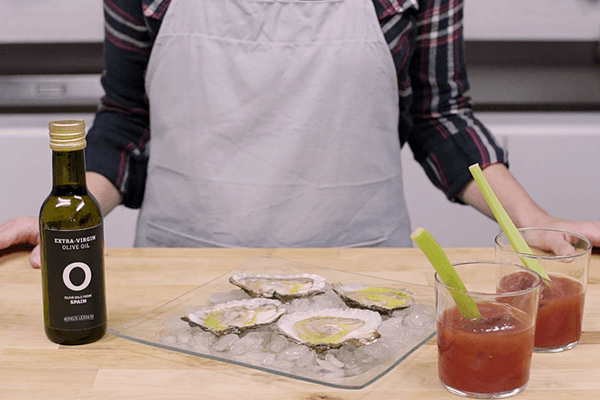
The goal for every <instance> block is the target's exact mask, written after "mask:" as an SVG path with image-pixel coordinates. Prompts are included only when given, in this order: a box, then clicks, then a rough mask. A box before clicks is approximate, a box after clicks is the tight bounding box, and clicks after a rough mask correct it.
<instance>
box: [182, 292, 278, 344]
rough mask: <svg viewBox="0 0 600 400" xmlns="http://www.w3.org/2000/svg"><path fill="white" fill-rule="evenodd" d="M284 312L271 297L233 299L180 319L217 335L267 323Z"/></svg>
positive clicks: (238, 331) (275, 319)
mask: <svg viewBox="0 0 600 400" xmlns="http://www.w3.org/2000/svg"><path fill="white" fill-rule="evenodd" d="M283 314H285V308H284V307H283V304H281V302H280V301H277V300H271V299H248V300H235V301H229V302H227V303H220V304H216V305H212V306H208V307H203V308H201V309H199V310H196V311H193V312H190V313H188V315H186V316H185V317H182V318H181V319H182V320H184V321H186V322H188V323H189V324H190V326H198V327H200V328H202V329H204V330H205V331H209V332H212V333H214V334H215V335H217V336H222V335H226V334H229V333H236V334H237V333H240V332H242V331H244V330H247V329H251V328H255V327H258V326H262V325H268V324H270V323H273V322H275V321H277V320H278V319H279V317H281V316H282V315H283Z"/></svg>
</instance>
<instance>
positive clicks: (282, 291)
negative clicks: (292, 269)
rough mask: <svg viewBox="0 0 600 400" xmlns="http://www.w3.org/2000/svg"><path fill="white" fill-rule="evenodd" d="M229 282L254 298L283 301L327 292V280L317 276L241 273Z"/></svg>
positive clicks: (232, 277) (233, 276)
mask: <svg viewBox="0 0 600 400" xmlns="http://www.w3.org/2000/svg"><path fill="white" fill-rule="evenodd" d="M229 282H231V283H232V284H234V285H236V286H239V287H240V288H242V289H243V290H244V291H246V292H247V293H248V294H249V295H250V296H252V297H266V298H273V299H279V300H281V301H286V300H290V299H292V298H296V297H308V296H312V295H314V294H317V293H323V292H324V291H325V278H324V277H322V276H320V275H316V274H297V275H267V274H256V275H252V274H246V273H243V272H240V273H237V274H234V275H232V276H231V277H230V278H229Z"/></svg>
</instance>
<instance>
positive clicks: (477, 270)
mask: <svg viewBox="0 0 600 400" xmlns="http://www.w3.org/2000/svg"><path fill="white" fill-rule="evenodd" d="M454 267H455V269H456V271H457V273H458V275H459V276H460V277H461V278H462V280H463V282H464V284H465V286H466V288H467V290H466V291H461V290H457V289H454V288H452V287H449V286H447V285H446V284H445V283H443V282H442V280H441V278H440V277H439V275H438V274H437V273H436V275H435V293H436V315H437V346H438V373H439V378H440V381H441V383H442V385H443V386H444V387H446V389H448V390H449V391H450V392H452V393H454V394H458V395H462V396H467V397H474V398H481V399H492V398H504V397H509V396H514V395H516V394H518V393H520V392H521V391H523V390H524V389H525V386H526V385H527V382H528V381H529V371H530V367H531V356H532V353H533V339H534V332H535V326H534V323H535V318H536V313H537V309H538V300H539V290H540V285H541V278H540V276H539V275H538V274H537V273H535V272H533V271H531V270H529V269H527V268H524V267H520V266H517V265H513V264H503V263H498V262H492V261H489V262H487V261H475V262H464V263H458V264H454ZM515 278H516V279H515ZM507 279H508V280H512V281H513V282H512V284H511V282H506V280H507ZM500 282H505V284H504V289H503V290H502V291H500V290H499V285H500ZM457 293H459V295H460V293H462V294H463V295H468V296H470V297H471V298H472V299H473V300H474V301H475V304H476V305H477V308H478V310H479V312H480V314H481V318H475V319H469V318H465V317H464V316H463V315H462V314H461V312H460V311H459V309H458V308H457V306H456V302H455V300H454V296H455V295H456V294H457Z"/></svg>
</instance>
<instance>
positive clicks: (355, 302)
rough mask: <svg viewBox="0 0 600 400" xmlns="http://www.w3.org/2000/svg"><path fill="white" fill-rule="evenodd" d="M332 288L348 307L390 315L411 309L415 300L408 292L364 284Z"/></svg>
mask: <svg viewBox="0 0 600 400" xmlns="http://www.w3.org/2000/svg"><path fill="white" fill-rule="evenodd" d="M331 288H332V289H333V291H334V292H335V293H337V295H338V296H340V298H341V299H342V300H344V303H346V305H348V307H354V308H364V309H368V310H373V311H377V312H380V313H382V314H390V313H392V312H393V311H395V310H399V309H402V308H406V307H409V306H410V305H411V304H413V303H414V299H413V298H412V296H411V295H410V293H408V292H407V291H406V290H402V289H397V288H392V287H386V286H375V285H368V284H364V283H347V284H341V283H334V284H333V285H331Z"/></svg>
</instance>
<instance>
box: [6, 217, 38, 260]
mask: <svg viewBox="0 0 600 400" xmlns="http://www.w3.org/2000/svg"><path fill="white" fill-rule="evenodd" d="M22 244H30V245H33V246H35V247H34V249H33V251H32V252H31V254H30V256H29V263H30V264H31V266H32V267H33V268H40V267H41V265H42V261H41V257H40V228H39V222H38V219H37V218H35V217H18V218H15V219H11V220H9V221H6V222H5V223H4V224H2V225H0V250H2V249H6V248H9V247H11V246H16V245H22Z"/></svg>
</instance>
